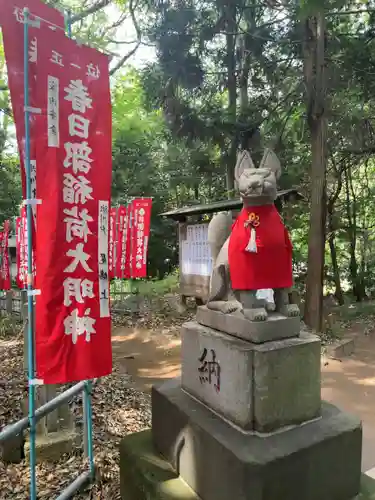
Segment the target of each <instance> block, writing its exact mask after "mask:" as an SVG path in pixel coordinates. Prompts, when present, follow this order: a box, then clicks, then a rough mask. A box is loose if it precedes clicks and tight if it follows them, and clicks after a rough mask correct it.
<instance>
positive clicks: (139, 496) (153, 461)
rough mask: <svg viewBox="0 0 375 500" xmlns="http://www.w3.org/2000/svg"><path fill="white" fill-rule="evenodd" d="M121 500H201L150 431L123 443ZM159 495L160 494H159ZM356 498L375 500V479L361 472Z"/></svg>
mask: <svg viewBox="0 0 375 500" xmlns="http://www.w3.org/2000/svg"><path fill="white" fill-rule="evenodd" d="M120 484H121V499H122V500H147V499H150V498H152V499H162V500H181V499H183V500H199V498H198V495H197V494H196V493H194V492H193V490H192V489H191V488H189V486H187V484H186V483H185V482H184V481H183V479H181V477H178V476H177V474H176V472H175V471H173V470H172V468H171V466H170V464H169V463H168V462H167V461H166V460H165V458H163V457H162V456H161V455H159V454H158V453H157V452H156V451H155V449H154V448H153V446H152V434H151V430H147V431H142V432H138V433H136V434H131V435H129V436H126V437H125V438H124V439H123V440H122V441H121V443H120ZM157 495H159V496H157ZM355 500H375V480H374V479H371V478H370V477H368V476H366V475H365V474H362V476H361V489H360V493H359V495H358V496H356V497H355Z"/></svg>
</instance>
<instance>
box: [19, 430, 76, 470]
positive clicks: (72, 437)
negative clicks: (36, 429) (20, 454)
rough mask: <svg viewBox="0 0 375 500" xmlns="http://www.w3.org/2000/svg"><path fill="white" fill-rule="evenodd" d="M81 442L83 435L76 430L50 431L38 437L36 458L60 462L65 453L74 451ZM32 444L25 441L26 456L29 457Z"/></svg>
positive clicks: (41, 461) (38, 460)
mask: <svg viewBox="0 0 375 500" xmlns="http://www.w3.org/2000/svg"><path fill="white" fill-rule="evenodd" d="M80 444H81V436H80V435H79V434H78V433H77V432H75V431H70V432H68V431H59V432H50V433H48V434H45V435H37V437H36V445H35V447H36V460H37V462H38V463H43V462H58V461H59V460H60V459H61V456H62V455H64V454H65V453H72V451H73V450H74V448H77V447H79V446H80ZM29 453H30V444H29V441H28V440H27V441H26V443H25V458H26V460H28V459H29Z"/></svg>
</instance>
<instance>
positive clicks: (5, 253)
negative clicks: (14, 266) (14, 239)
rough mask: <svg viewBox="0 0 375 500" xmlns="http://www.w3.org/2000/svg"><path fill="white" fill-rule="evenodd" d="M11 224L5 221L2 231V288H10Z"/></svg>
mask: <svg viewBox="0 0 375 500" xmlns="http://www.w3.org/2000/svg"><path fill="white" fill-rule="evenodd" d="M9 226H10V222H9V221H8V220H7V221H5V222H4V230H3V231H2V232H1V233H0V290H10V289H11V280H10V269H9V246H8V243H9Z"/></svg>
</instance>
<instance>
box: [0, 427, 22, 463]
mask: <svg viewBox="0 0 375 500" xmlns="http://www.w3.org/2000/svg"><path fill="white" fill-rule="evenodd" d="M2 430H3V429H2ZM24 441H25V438H24V435H23V432H21V433H20V434H18V435H16V436H12V437H11V438H10V439H7V440H6V441H3V442H1V443H0V460H2V461H3V462H4V463H20V462H21V461H22V459H23V456H24V451H23V447H24Z"/></svg>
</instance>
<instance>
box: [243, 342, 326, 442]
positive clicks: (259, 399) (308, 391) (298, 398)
mask: <svg viewBox="0 0 375 500" xmlns="http://www.w3.org/2000/svg"><path fill="white" fill-rule="evenodd" d="M253 356H254V358H253V408H254V410H253V422H254V428H255V430H256V431H259V432H269V431H273V430H275V429H277V428H279V427H283V426H285V425H293V424H300V423H302V422H304V421H306V420H311V419H313V418H316V417H318V416H319V415H320V410H321V383H320V369H321V362H320V356H321V348H320V339H319V337H317V336H316V335H311V334H308V333H305V332H303V333H301V336H300V337H298V338H294V339H287V340H283V341H276V342H267V343H266V344H261V345H256V346H254V350H253Z"/></svg>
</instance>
